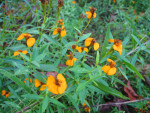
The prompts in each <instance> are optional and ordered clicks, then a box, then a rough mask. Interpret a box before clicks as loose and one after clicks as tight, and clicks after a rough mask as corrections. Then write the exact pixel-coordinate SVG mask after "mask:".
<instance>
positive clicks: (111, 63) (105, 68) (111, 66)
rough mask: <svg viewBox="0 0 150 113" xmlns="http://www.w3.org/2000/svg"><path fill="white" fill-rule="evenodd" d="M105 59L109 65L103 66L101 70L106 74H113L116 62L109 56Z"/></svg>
mask: <svg viewBox="0 0 150 113" xmlns="http://www.w3.org/2000/svg"><path fill="white" fill-rule="evenodd" d="M107 61H108V62H109V65H105V66H103V68H102V70H103V71H104V72H105V73H106V74H107V75H114V74H115V73H116V71H117V69H116V68H115V66H116V63H115V62H114V61H113V60H111V59H109V58H107Z"/></svg>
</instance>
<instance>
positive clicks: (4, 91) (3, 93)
mask: <svg viewBox="0 0 150 113" xmlns="http://www.w3.org/2000/svg"><path fill="white" fill-rule="evenodd" d="M9 94H10V92H7V91H6V90H2V95H5V96H6V98H7V97H9Z"/></svg>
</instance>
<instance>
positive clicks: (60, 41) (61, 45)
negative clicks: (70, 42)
mask: <svg viewBox="0 0 150 113" xmlns="http://www.w3.org/2000/svg"><path fill="white" fill-rule="evenodd" d="M59 37H60V43H61V48H60V58H59V65H58V69H59V67H60V64H61V58H62V47H63V45H62V37H61V36H59Z"/></svg>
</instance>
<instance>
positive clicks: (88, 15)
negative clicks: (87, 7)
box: [85, 11, 92, 19]
mask: <svg viewBox="0 0 150 113" xmlns="http://www.w3.org/2000/svg"><path fill="white" fill-rule="evenodd" d="M85 14H86V15H87V18H88V19H91V18H92V13H91V12H90V11H86V12H85Z"/></svg>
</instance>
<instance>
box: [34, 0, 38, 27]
mask: <svg viewBox="0 0 150 113" xmlns="http://www.w3.org/2000/svg"><path fill="white" fill-rule="evenodd" d="M34 5H35V13H36V18H37V27H38V26H39V22H38V20H39V19H38V12H37V7H36V0H34ZM38 29H39V28H38Z"/></svg>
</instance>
